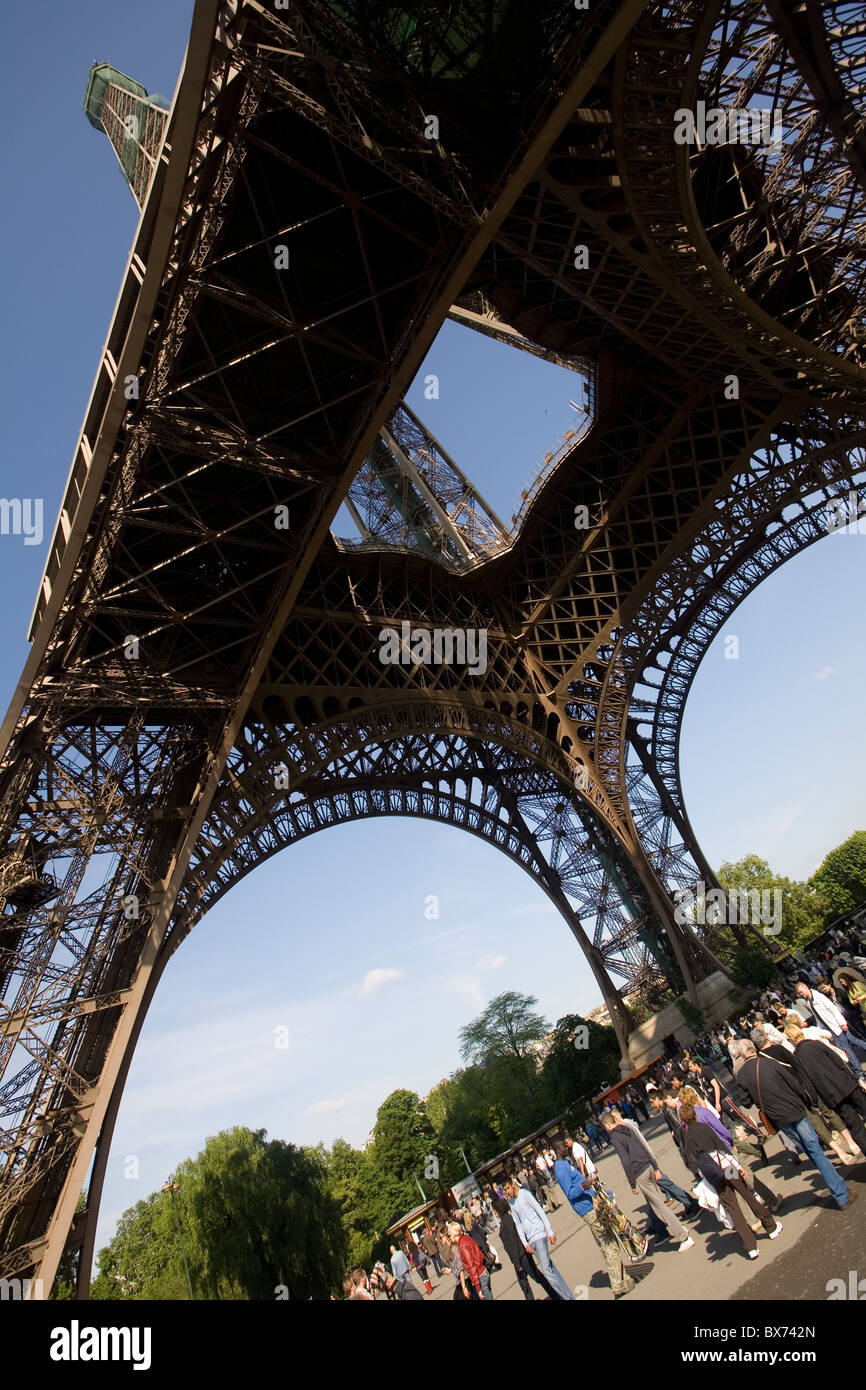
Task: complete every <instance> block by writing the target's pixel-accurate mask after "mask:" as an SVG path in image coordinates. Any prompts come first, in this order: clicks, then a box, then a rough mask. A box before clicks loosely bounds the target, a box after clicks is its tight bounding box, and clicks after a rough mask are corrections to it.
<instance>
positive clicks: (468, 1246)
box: [457, 1235, 487, 1293]
mask: <svg viewBox="0 0 866 1390" xmlns="http://www.w3.org/2000/svg"><path fill="white" fill-rule="evenodd" d="M457 1249H458V1250H459V1251H460V1258H461V1260H462V1261H463V1264H464V1266H465V1269H466V1273H467V1274H468V1275H469V1278H470V1279H471V1280H472V1282H473V1284H474V1285H475V1288H476V1291H477V1292H478V1293H480V1292H481V1276H482V1274H483V1273H484V1271H485V1269H486V1268H487V1266H486V1265H485V1263H484V1256H483V1255H482V1253H481V1251H480V1249H479V1247H478V1245H477V1244H476V1242H475V1241H474V1240H473V1239H472V1237H471V1236H467V1235H462V1236H461V1237H460V1239H459V1240H458V1242H457Z"/></svg>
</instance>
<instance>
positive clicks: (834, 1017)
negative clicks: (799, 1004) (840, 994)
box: [809, 989, 848, 1037]
mask: <svg viewBox="0 0 866 1390" xmlns="http://www.w3.org/2000/svg"><path fill="white" fill-rule="evenodd" d="M809 1003H810V1004H811V1006H812V1012H813V1013H814V1014H815V1017H816V1018H817V1019H818V1020H819V1021H820V1022H821V1023H823V1024H824V1027H825V1028H829V1029H830V1032H831V1033H832V1034H833V1035H834V1036H835V1037H838V1036H839V1034H840V1033H844V1032H845V1030H846V1028H847V1027H848V1022H847V1020H846V1018H845V1015H844V1014H843V1012H842V1010H841V1009H840V1008H839V1005H838V1004H834V1003H833V1000H832V999H828V998H827V995H826V994H822V993H821V991H820V990H817V989H815V990H813V991H812V998H811V999H810V1000H809Z"/></svg>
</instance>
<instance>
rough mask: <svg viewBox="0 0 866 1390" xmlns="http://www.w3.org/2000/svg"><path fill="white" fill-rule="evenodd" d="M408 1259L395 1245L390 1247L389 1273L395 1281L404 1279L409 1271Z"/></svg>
mask: <svg viewBox="0 0 866 1390" xmlns="http://www.w3.org/2000/svg"><path fill="white" fill-rule="evenodd" d="M411 1268H412V1266H411V1265H410V1264H409V1260H408V1257H407V1256H406V1254H405V1253H404V1251H402V1250H400V1249H399V1248H398V1247H397V1246H396V1245H392V1246H391V1273H392V1274H393V1276H394V1278H395V1279H405V1277H406V1275H407V1274H408V1273H409V1271H410V1270H411Z"/></svg>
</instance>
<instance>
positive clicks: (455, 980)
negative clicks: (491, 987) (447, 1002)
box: [445, 973, 484, 1009]
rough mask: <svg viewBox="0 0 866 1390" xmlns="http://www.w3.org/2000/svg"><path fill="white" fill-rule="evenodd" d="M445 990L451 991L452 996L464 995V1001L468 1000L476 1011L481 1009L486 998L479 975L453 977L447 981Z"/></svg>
mask: <svg viewBox="0 0 866 1390" xmlns="http://www.w3.org/2000/svg"><path fill="white" fill-rule="evenodd" d="M445 988H446V989H447V990H449V991H450V993H451V994H459V995H462V997H463V998H464V999H468V1000H469V1002H470V1004H471V1005H472V1007H473V1008H474V1009H480V1008H481V1005H482V1003H483V1001H484V996H483V995H482V993H481V981H480V980H479V978H478V976H477V975H469V974H466V973H464V974H462V975H451V976H449V978H448V979H447V980H446V981H445Z"/></svg>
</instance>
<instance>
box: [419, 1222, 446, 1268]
mask: <svg viewBox="0 0 866 1390" xmlns="http://www.w3.org/2000/svg"><path fill="white" fill-rule="evenodd" d="M421 1248H422V1250H423V1251H424V1254H425V1255H426V1256H427V1258H428V1260H430V1261H431V1263H432V1265H433V1268H434V1269H435V1271H436V1277H437V1279H441V1278H442V1256H441V1255H440V1254H439V1242H438V1241H437V1239H436V1236H435V1235H434V1233H433V1231H431V1230H429V1229H428V1230H426V1231H425V1232H424V1234H423V1236H422V1237H421Z"/></svg>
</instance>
